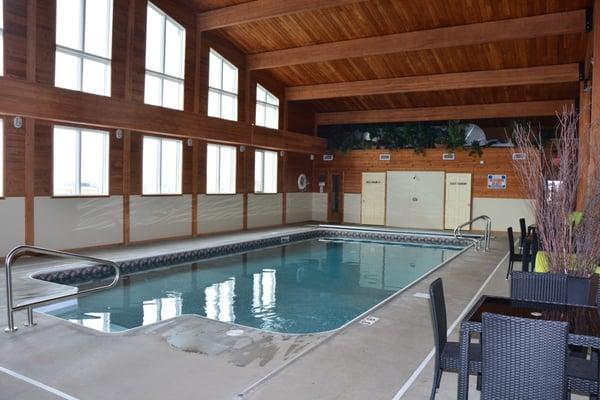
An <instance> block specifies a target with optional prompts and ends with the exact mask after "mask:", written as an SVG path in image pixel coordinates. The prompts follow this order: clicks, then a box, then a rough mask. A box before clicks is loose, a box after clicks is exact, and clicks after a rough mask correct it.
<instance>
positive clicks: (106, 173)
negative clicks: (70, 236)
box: [52, 125, 110, 198]
mask: <svg viewBox="0 0 600 400" xmlns="http://www.w3.org/2000/svg"><path fill="white" fill-rule="evenodd" d="M56 128H62V129H69V130H75V131H76V133H77V157H76V158H77V162H76V168H77V171H76V177H77V179H76V182H75V183H76V187H77V193H76V194H57V193H56V192H55V186H54V182H55V180H56V179H55V169H56V168H55V165H54V163H55V158H54V156H55V152H54V130H55V129H56ZM84 130H86V131H95V132H101V133H104V134H106V139H107V141H106V149H105V150H106V154H105V159H106V165H105V168H104V169H103V171H102V175H103V179H102V180H103V181H104V184H105V186H106V191H105V193H100V194H81V175H82V174H81V135H82V133H83V131H84ZM94 197H110V131H107V130H102V129H94V128H86V127H80V126H72V125H52V198H94Z"/></svg>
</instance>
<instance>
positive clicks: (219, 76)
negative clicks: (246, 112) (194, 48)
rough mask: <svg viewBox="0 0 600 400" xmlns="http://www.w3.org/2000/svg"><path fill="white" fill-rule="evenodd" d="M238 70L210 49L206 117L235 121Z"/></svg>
mask: <svg viewBox="0 0 600 400" xmlns="http://www.w3.org/2000/svg"><path fill="white" fill-rule="evenodd" d="M237 93H238V69H237V68H236V66H235V65H233V64H232V63H230V62H229V61H227V60H226V59H225V58H224V57H223V56H222V55H220V54H219V53H217V52H216V51H214V50H213V49H210V60H209V72H208V116H209V117H217V118H223V119H229V120H232V121H237V114H238V110H237V108H238V99H237Z"/></svg>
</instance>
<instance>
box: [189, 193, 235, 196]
mask: <svg viewBox="0 0 600 400" xmlns="http://www.w3.org/2000/svg"><path fill="white" fill-rule="evenodd" d="M198 194H204V195H206V196H237V195H238V194H242V193H198Z"/></svg>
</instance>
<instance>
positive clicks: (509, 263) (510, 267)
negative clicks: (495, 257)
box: [506, 261, 514, 279]
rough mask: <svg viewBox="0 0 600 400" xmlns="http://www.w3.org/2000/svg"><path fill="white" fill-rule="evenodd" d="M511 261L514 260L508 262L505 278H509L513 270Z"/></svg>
mask: <svg viewBox="0 0 600 400" xmlns="http://www.w3.org/2000/svg"><path fill="white" fill-rule="evenodd" d="M513 262H514V261H509V262H508V270H507V271H506V279H508V278H510V274H511V273H512V270H513Z"/></svg>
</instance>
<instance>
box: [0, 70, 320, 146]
mask: <svg viewBox="0 0 600 400" xmlns="http://www.w3.org/2000/svg"><path fill="white" fill-rule="evenodd" d="M0 93H2V96H0V115H19V116H22V117H28V118H34V119H40V120H46V121H51V122H58V123H72V124H77V125H82V126H93V127H99V128H106V129H119V128H120V129H127V130H131V131H136V132H143V133H152V134H160V135H166V136H175V137H178V138H192V139H202V140H208V141H214V142H220V143H230V144H243V145H248V146H260V147H265V148H269V149H274V150H285V151H293V152H300V153H314V154H319V153H323V152H324V151H325V141H324V140H323V139H321V138H318V137H314V136H309V135H303V134H300V133H295V132H289V131H284V130H277V129H266V128H265V129H256V128H255V127H254V126H252V125H251V124H248V123H244V122H236V121H227V120H223V119H218V118H209V117H206V116H202V115H199V114H196V113H192V112H187V111H177V110H171V109H168V108H163V107H156V106H151V105H147V104H140V103H135V102H131V101H126V100H121V99H116V98H110V97H104V96H96V95H92V94H88V93H83V92H77V91H72V90H66V89H59V88H54V87H51V86H46V85H41V84H37V83H33V82H26V81H22V80H18V79H12V78H7V77H4V78H0Z"/></svg>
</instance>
